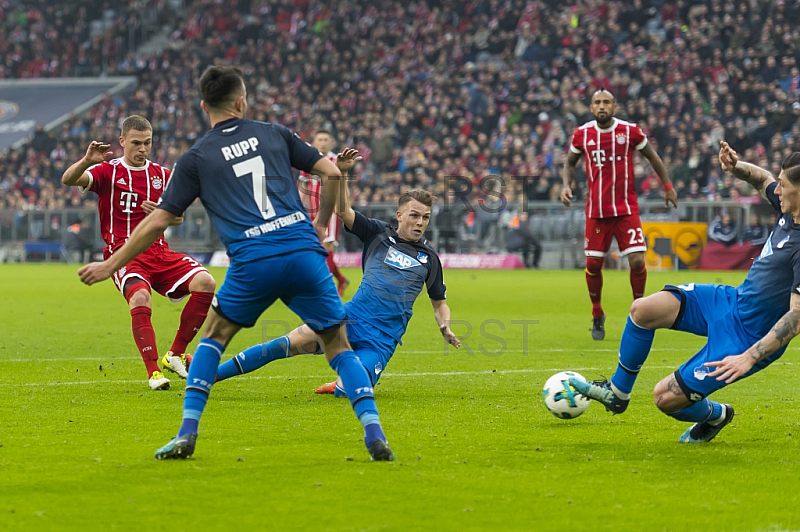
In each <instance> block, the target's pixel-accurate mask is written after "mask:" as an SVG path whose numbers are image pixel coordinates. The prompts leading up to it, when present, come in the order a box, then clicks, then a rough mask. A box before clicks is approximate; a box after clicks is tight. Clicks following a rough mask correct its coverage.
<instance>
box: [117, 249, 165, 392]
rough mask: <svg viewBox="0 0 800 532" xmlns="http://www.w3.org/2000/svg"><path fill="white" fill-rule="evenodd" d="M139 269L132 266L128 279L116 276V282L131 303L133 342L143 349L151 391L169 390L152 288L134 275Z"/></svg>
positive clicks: (130, 266) (125, 276)
mask: <svg viewBox="0 0 800 532" xmlns="http://www.w3.org/2000/svg"><path fill="white" fill-rule="evenodd" d="M130 269H133V270H134V272H135V271H136V270H137V269H138V264H135V263H134V262H132V263H131V264H129V265H128V269H126V272H125V275H123V276H122V277H120V276H119V272H118V273H115V274H114V282H115V283H116V285H117V287H118V288H120V291H121V292H122V294H123V295H124V296H125V299H126V300H127V301H128V308H129V309H130V313H131V331H132V332H133V341H134V342H135V343H136V347H137V348H138V349H139V354H140V355H141V357H142V361H143V362H144V366H145V368H146V369H147V378H148V385H149V386H150V389H151V390H169V379H167V378H166V377H164V375H163V374H162V373H161V370H160V369H159V367H158V347H157V346H156V333H155V331H154V330H153V323H152V320H151V318H152V315H153V311H152V298H151V296H150V285H149V284H148V283H147V282H146V281H145V277H144V276H142V275H139V274H138V273H131V272H130V271H129V270H130Z"/></svg>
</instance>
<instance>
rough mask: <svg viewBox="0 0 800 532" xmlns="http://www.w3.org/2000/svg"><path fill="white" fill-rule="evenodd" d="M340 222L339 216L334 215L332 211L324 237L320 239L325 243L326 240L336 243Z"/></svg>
mask: <svg viewBox="0 0 800 532" xmlns="http://www.w3.org/2000/svg"><path fill="white" fill-rule="evenodd" d="M340 224H341V222H340V221H339V217H338V216H336V213H333V214H332V215H331V219H330V221H329V222H328V229H327V230H325V238H324V239H323V240H322V243H323V244H327V243H328V242H332V243H334V244H337V243H338V242H339V227H340Z"/></svg>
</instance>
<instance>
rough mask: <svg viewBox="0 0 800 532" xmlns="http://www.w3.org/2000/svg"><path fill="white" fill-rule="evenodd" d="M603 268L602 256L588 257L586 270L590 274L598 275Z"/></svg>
mask: <svg viewBox="0 0 800 532" xmlns="http://www.w3.org/2000/svg"><path fill="white" fill-rule="evenodd" d="M602 270H603V259H602V257H586V271H587V272H588V273H589V275H597V274H598V273H600V272H601V271H602Z"/></svg>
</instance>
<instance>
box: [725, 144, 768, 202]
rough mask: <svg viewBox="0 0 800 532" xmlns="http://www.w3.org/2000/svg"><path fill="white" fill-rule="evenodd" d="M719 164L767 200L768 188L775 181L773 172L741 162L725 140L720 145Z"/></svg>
mask: <svg viewBox="0 0 800 532" xmlns="http://www.w3.org/2000/svg"><path fill="white" fill-rule="evenodd" d="M719 145H720V147H719V164H720V166H721V167H722V169H723V170H724V171H726V172H730V173H732V174H733V175H734V176H736V177H737V178H738V179H741V180H742V181H747V182H748V183H750V184H751V185H752V186H753V188H755V189H756V190H758V191H759V192H760V193H761V195H762V196H764V197H765V198H766V191H767V186H768V185H769V184H770V183H772V182H774V181H775V176H774V175H772V172H770V171H769V170H765V169H763V168H761V167H760V166H756V165H754V164H750V163H746V162H743V161H740V160H739V154H738V153H736V150H734V149H733V148H731V146H730V144H728V143H727V142H725V141H724V140H723V141H722V142H720V143H719Z"/></svg>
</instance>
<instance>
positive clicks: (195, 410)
mask: <svg viewBox="0 0 800 532" xmlns="http://www.w3.org/2000/svg"><path fill="white" fill-rule="evenodd" d="M240 328H241V325H239V324H236V323H232V322H230V321H228V320H227V319H226V318H225V317H224V316H222V315H220V314H218V313H217V312H216V309H214V308H212V309H211V311H210V312H209V315H208V320H207V321H206V326H205V330H204V331H203V338H202V339H201V340H200V343H199V344H198V345H197V349H196V350H195V352H194V357H193V360H192V364H191V366H190V367H189V376H188V378H187V379H186V393H185V395H184V400H183V421H182V423H181V427H180V429H179V430H178V435H177V436H176V437H175V438H173V439H172V440H171V441H170V442H169V443H168V444H166V445H165V446H163V447H161V448H160V449H158V450H157V451H156V452H155V458H156V460H165V459H171V458H189V457H190V456H192V454H194V449H195V444H196V441H197V433H198V429H199V424H200V418H201V416H202V415H203V411H204V410H205V407H206V404H207V403H208V397H209V395H210V394H211V387H212V386H213V385H214V380H215V378H216V376H217V367H218V366H219V361H220V359H221V358H222V354H223V353H224V352H225V347H226V346H227V345H228V343H229V342H230V340H231V338H233V336H234V335H235V334H236V332H237V331H238V330H239V329H240Z"/></svg>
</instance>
